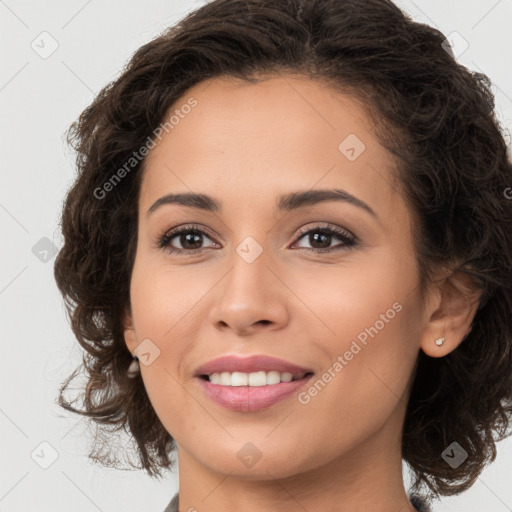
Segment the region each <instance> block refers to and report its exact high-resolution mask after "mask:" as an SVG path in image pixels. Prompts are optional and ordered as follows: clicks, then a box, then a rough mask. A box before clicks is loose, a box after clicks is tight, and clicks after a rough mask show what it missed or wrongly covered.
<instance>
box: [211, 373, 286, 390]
mask: <svg viewBox="0 0 512 512" xmlns="http://www.w3.org/2000/svg"><path fill="white" fill-rule="evenodd" d="M208 377H209V379H210V382H211V383H212V384H220V385H221V386H251V387H257V386H269V385H272V384H279V383H280V382H291V381H292V380H293V375H292V374H291V373H289V372H282V373H281V372H276V371H270V372H264V371H261V372H253V373H243V372H233V373H231V372H221V373H212V374H211V375H209V376H208Z"/></svg>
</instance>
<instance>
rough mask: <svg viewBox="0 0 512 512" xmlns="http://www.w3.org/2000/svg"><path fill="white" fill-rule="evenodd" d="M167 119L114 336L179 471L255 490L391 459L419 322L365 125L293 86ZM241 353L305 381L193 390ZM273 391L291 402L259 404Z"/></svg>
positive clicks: (363, 118) (339, 106) (402, 228)
mask: <svg viewBox="0 0 512 512" xmlns="http://www.w3.org/2000/svg"><path fill="white" fill-rule="evenodd" d="M191 98H193V99H191ZM194 100H195V102H194ZM187 102H188V103H187ZM184 105H195V106H193V107H191V108H188V107H184ZM172 110H173V112H170V113H169V116H170V115H171V114H174V115H175V116H176V117H175V118H174V119H173V121H172V122H171V124H172V129H169V126H170V125H168V133H166V131H165V130H163V136H162V138H161V140H158V139H157V140H156V142H157V145H156V147H154V148H153V149H152V150H151V151H150V153H149V155H148V157H147V159H146V169H145V174H144V177H143V181H142V185H141V192H140V202H139V224H138V245H137V251H136V258H135V263H134V268H133V275H132V280H131V313H132V316H131V321H132V322H133V324H132V327H133V331H127V333H126V340H127V345H128V348H129V349H130V350H131V352H134V351H135V349H136V347H137V346H138V347H139V348H138V349H137V352H136V353H137V354H138V355H139V359H140V360H141V365H140V366H141V372H142V378H143V381H144V385H145V387H146V389H147V392H148V395H149V397H150V400H151V403H152V405H153V407H154V409H155V411H156V413H157V415H158V417H159V418H160V419H161V421H162V423H163V425H164V426H165V428H166V429H167V430H168V431H169V433H170V434H171V435H172V437H173V438H174V439H175V440H176V443H177V445H178V453H179V457H180V465H181V464H185V463H186V464H189V465H191V466H192V465H197V466H198V467H203V468H208V469H210V470H211V471H213V472H220V473H224V474H227V473H230V474H231V476H232V477H235V476H238V477H240V478H246V479H269V478H271V476H270V475H272V478H278V477H281V478H284V477H287V476H291V475H294V474H298V473H303V472H306V471H308V470H313V469H318V468H320V467H321V466H326V465H329V464H335V463H336V462H338V461H339V460H340V459H341V458H344V459H345V460H348V461H350V460H352V462H353V464H354V467H355V465H356V464H357V465H359V467H360V465H361V464H370V463H372V464H374V463H375V462H376V458H381V457H386V458H387V459H388V460H389V458H390V457H399V453H400V452H399V450H400V439H401V426H402V420H403V417H404V413H405V406H406V403H407V392H408V384H409V382H410V378H411V374H412V372H413V368H414V364H415V362H416V358H417V355H418V351H419V348H420V341H421V340H420V338H421V336H422V332H423V329H424V326H425V325H426V322H427V318H426V314H425V311H424V305H423V303H422V300H421V297H420V290H419V274H418V267H417V261H416V257H415V254H414V251H413V243H412V238H411V230H412V226H411V214H410V212H409V210H408V208H407V206H406V205H405V202H404V199H403V197H402V195H401V194H400V192H399V190H398V188H397V187H396V185H395V184H394V181H393V179H392V173H393V165H394V160H393V158H392V157H391V156H390V154H389V153H388V152H387V151H386V150H385V149H384V148H383V147H382V146H381V145H379V143H378V141H377V138H376V136H375V135H374V133H373V131H372V124H371V121H370V119H369V117H368V116H367V115H366V113H365V112H364V111H363V110H362V108H361V107H360V106H359V105H358V104H357V103H356V102H355V101H354V100H352V99H350V98H349V97H348V96H344V95H342V94H340V93H339V92H336V91H334V90H332V89H330V88H328V87H327V86H326V85H324V84H322V83H320V82H314V81H311V80H309V79H307V78H300V77H293V76H291V75H284V76H281V77H276V76H274V77H271V78H270V79H268V80H265V81H262V82H260V83H258V84H248V83H244V82H239V81H234V80H231V81H224V80H220V79H215V80H211V81H209V82H203V83H200V84H198V85H196V86H195V87H193V88H192V89H190V90H189V91H187V93H186V94H184V95H183V97H182V98H181V99H180V100H179V101H178V102H177V103H176V104H175V106H174V107H173V109H172ZM175 110H178V112H177V113H176V112H175ZM166 120H167V119H166ZM319 191H326V192H325V193H324V192H322V194H320V192H319ZM336 191H338V192H336ZM171 194H186V195H189V194H201V195H202V196H208V197H209V198H210V199H209V201H202V202H201V201H198V200H193V199H189V200H188V204H187V205H184V204H180V203H177V202H173V201H172V200H171V198H170V195H171ZM303 194H304V195H303ZM310 194H311V196H310ZM166 196H168V197H167V198H166ZM292 196H293V197H292ZM162 198H164V199H162ZM165 198H166V199H165ZM213 202H215V203H216V205H217V206H216V208H215V209H213V210H212V209H210V208H205V207H204V206H211V205H212V204H213ZM200 206H203V207H200ZM178 227H180V228H184V229H185V230H186V231H185V232H184V233H182V234H181V235H180V234H175V233H173V232H172V231H173V230H174V229H175V228H178ZM187 230H188V231H187ZM174 251H176V252H174ZM141 343H142V344H141ZM253 355H265V356H271V357H275V358H278V359H281V360H284V361H286V362H289V363H292V364H294V365H297V366H299V367H301V368H304V369H306V370H308V371H309V372H310V374H308V375H309V376H308V375H307V376H306V377H305V378H304V379H301V380H300V382H298V383H297V382H295V381H294V383H292V384H290V383H280V384H268V385H266V386H265V388H263V386H253V387H252V386H251V387H247V386H243V387H238V386H228V385H226V384H227V383H229V382H230V381H229V376H228V380H224V381H222V382H224V384H215V383H209V384H207V383H206V381H205V380H204V378H201V377H198V376H197V372H198V369H199V367H200V366H202V365H204V364H205V363H207V362H209V361H211V360H214V359H217V358H219V357H221V356H239V357H242V358H246V357H249V356H253ZM272 364H274V363H272V362H271V363H270V366H267V367H263V368H260V371H261V370H262V369H266V370H267V371H271V369H272ZM226 368H230V370H229V371H230V372H231V371H235V370H236V363H235V366H234V367H228V366H226ZM253 369H254V370H255V372H256V371H257V369H256V368H253ZM311 372H312V375H311ZM242 373H253V372H252V371H248V372H245V371H243V372H242ZM272 375H273V376H274V377H275V375H276V374H275V373H274V374H272ZM272 375H271V376H272ZM261 376H263V378H265V379H266V378H269V381H270V379H271V376H268V375H266V374H261V373H259V374H258V377H261ZM241 377H242V378H243V375H242V376H241ZM278 377H282V376H281V375H278ZM299 377H300V376H299ZM214 378H215V377H214ZM223 378H226V376H224V377H223ZM250 379H255V380H251V382H252V383H258V380H257V378H254V377H250ZM283 380H286V376H284V378H283ZM236 382H239V383H240V382H242V383H243V382H244V381H243V380H242V381H237V380H236V379H235V380H234V381H231V383H236ZM265 382H266V381H265ZM259 383H261V381H259ZM206 388H209V389H210V390H213V391H212V392H213V393H215V392H217V391H219V390H222V393H221V395H222V396H223V397H224V402H222V403H221V402H219V401H216V400H214V399H213V398H211V397H210V395H209V394H208V393H207V392H206V391H205V389H206ZM278 388H279V389H285V390H291V392H290V394H288V395H286V396H281V397H280V399H279V400H277V401H275V400H274V401H273V400H272V396H273V394H274V393H279V390H278ZM230 391H231V392H232V393H236V396H235V397H234V398H233V395H229V394H228V393H229V392H230ZM362 454H365V456H364V457H361V455H362ZM356 455H357V456H356ZM350 457H352V459H350ZM393 460H395V459H393ZM397 460H398V459H397ZM347 467H349V466H347Z"/></svg>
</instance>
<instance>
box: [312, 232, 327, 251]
mask: <svg viewBox="0 0 512 512" xmlns="http://www.w3.org/2000/svg"><path fill="white" fill-rule="evenodd" d="M331 236H332V235H325V234H321V233H314V234H312V235H309V243H310V244H311V245H312V246H313V247H315V243H318V241H319V239H320V240H321V241H322V239H323V242H325V241H327V242H328V243H327V245H325V244H324V245H323V246H321V247H320V249H322V248H325V247H329V245H331ZM320 243H321V242H320Z"/></svg>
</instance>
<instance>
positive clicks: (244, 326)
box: [210, 236, 288, 334]
mask: <svg viewBox="0 0 512 512" xmlns="http://www.w3.org/2000/svg"><path fill="white" fill-rule="evenodd" d="M269 251H270V249H268V248H267V249H264V247H263V246H262V245H261V244H260V243H259V242H257V241H256V239H255V238H253V237H251V236H248V237H246V238H244V239H243V240H242V242H241V243H239V244H238V246H236V247H235V249H234V251H233V253H232V256H231V258H230V271H229V272H228V273H227V275H226V276H225V278H224V279H223V283H222V285H221V286H220V287H219V289H218V294H217V297H216V300H215V303H214V306H213V308H212V311H211V318H210V319H211V321H212V322H213V323H214V324H215V325H216V326H217V327H231V328H232V329H233V330H235V331H237V333H238V334H242V333H246V332H248V331H252V330H254V329H257V328H260V327H261V326H264V325H270V326H274V328H277V327H282V326H283V325H285V324H286V322H287V316H288V312H287V307H286V303H285V301H286V296H285V293H284V290H283V286H282V285H281V284H280V283H279V280H278V279H277V277H276V276H275V275H274V272H272V271H271V268H269V267H272V261H273V258H272V255H271V254H270V252H269ZM267 328H268V327H267Z"/></svg>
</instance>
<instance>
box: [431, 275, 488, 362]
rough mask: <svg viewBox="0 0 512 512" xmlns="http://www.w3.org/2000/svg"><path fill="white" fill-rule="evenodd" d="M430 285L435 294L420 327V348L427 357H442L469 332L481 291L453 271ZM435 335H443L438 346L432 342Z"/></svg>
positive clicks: (466, 278)
mask: <svg viewBox="0 0 512 512" xmlns="http://www.w3.org/2000/svg"><path fill="white" fill-rule="evenodd" d="M434 286H435V287H436V288H437V290H436V292H437V293H438V294H439V296H438V300H437V301H436V306H435V307H434V309H433V311H432V312H431V314H430V320H429V322H428V325H427V327H426V328H425V329H424V332H423V335H422V340H421V349H422V350H423V352H425V354H427V355H428V356H430V357H443V356H445V355H447V354H449V353H450V352H452V351H453V350H455V349H456V348H457V347H458V346H459V345H460V344H461V343H462V341H463V340H464V338H465V337H466V336H467V334H468V333H469V332H470V330H471V325H472V323H473V319H474V317H475V314H476V312H477V309H478V306H479V302H480V298H481V296H482V290H481V289H480V288H478V286H477V285H476V282H475V279H474V278H473V277H472V276H470V275H469V274H467V273H465V272H462V271H455V272H454V273H452V274H451V275H450V276H448V277H446V278H445V279H443V281H442V282H441V283H440V284H436V285H434ZM438 338H444V342H443V343H442V344H441V345H437V344H436V340H437V339H438Z"/></svg>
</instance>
